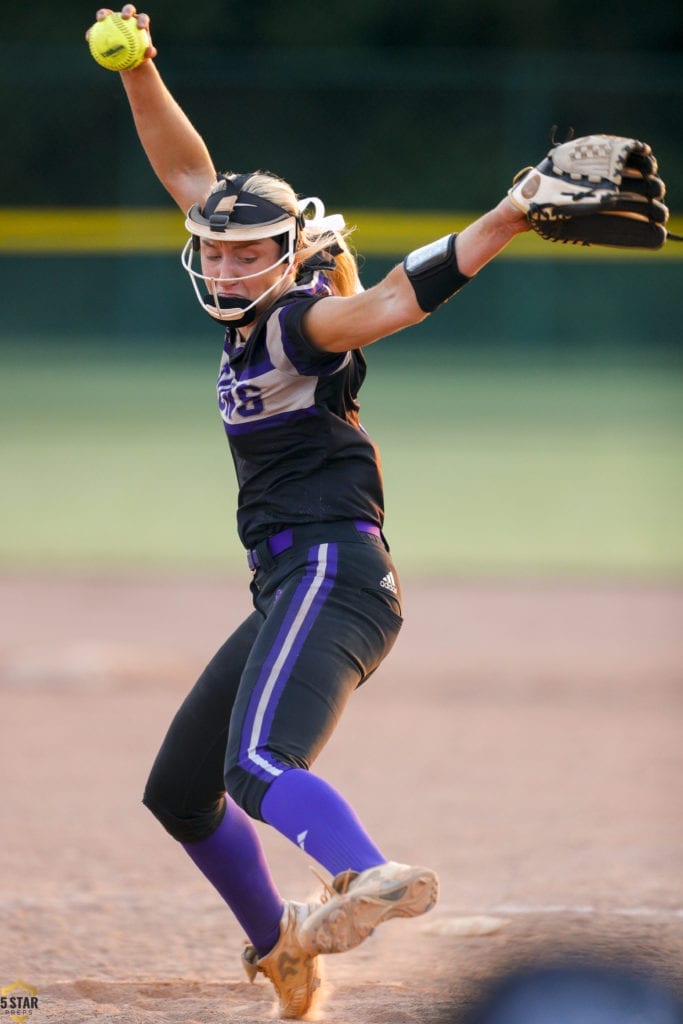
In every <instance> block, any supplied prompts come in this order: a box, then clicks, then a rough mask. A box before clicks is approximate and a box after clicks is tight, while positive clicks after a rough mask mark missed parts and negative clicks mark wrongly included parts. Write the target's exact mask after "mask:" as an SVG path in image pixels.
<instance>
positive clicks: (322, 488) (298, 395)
mask: <svg viewBox="0 0 683 1024" xmlns="http://www.w3.org/2000/svg"><path fill="white" fill-rule="evenodd" d="M329 294H330V289H329V286H328V284H327V282H326V279H325V278H324V277H322V276H321V275H320V274H314V275H313V277H312V278H310V279H309V280H308V281H306V282H305V283H303V284H301V285H299V286H297V287H295V288H293V289H292V290H291V291H289V292H287V293H286V295H283V296H282V297H281V298H280V299H279V300H278V301H277V303H276V304H275V305H274V306H273V307H272V309H270V310H269V311H268V313H267V315H266V316H265V317H264V318H262V319H261V320H259V321H258V322H257V324H256V326H255V327H254V329H253V330H252V332H251V334H250V335H249V337H248V339H247V341H246V342H242V341H241V339H240V337H239V334H238V332H237V330H236V329H235V328H228V330H227V332H226V340H225V346H224V349H223V358H222V360H221V368H220V374H219V377H218V385H217V388H218V406H219V409H220V413H221V417H222V419H223V424H224V427H225V432H226V434H227V437H228V441H229V443H230V449H231V452H232V457H233V460H234V463H235V469H236V472H237V481H238V484H239V499H238V509H237V528H238V531H239V535H240V539H241V540H242V543H243V544H244V545H245V547H247V548H251V547H254V546H255V545H256V544H257V543H258V542H259V541H260V540H263V538H264V537H266V536H268V535H270V534H272V533H275V532H277V531H279V530H282V529H283V527H286V526H295V525H297V524H301V523H319V522H332V521H336V520H341V519H363V520H367V521H370V522H373V523H376V524H377V525H378V526H382V522H383V518H384V502H383V490H382V473H381V466H380V458H379V452H378V450H377V448H376V446H375V445H374V444H373V442H372V441H371V440H370V438H369V437H368V435H367V433H366V432H365V430H364V429H363V427H362V426H361V424H360V422H359V419H358V409H359V407H358V403H357V401H356V398H357V395H358V391H359V389H360V387H361V385H362V383H363V380H364V378H365V369H366V366H365V358H364V356H363V354H362V352H361V351H360V350H353V351H350V352H342V353H336V352H334V353H328V352H322V351H320V350H319V349H317V348H315V347H314V346H313V345H312V344H311V343H310V342H309V341H308V339H307V338H306V336H305V334H304V331H303V328H302V318H303V315H304V313H305V312H306V310H307V309H308V308H309V307H310V306H311V305H313V303H315V302H319V301H320V300H321V299H324V298H325V296H327V295H329Z"/></svg>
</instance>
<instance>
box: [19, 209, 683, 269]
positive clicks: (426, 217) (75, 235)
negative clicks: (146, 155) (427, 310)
mask: <svg viewBox="0 0 683 1024" xmlns="http://www.w3.org/2000/svg"><path fill="white" fill-rule="evenodd" d="M345 215H346V221H347V223H348V224H349V225H353V226H355V227H356V231H354V233H353V236H352V241H353V245H354V246H355V248H356V250H357V251H358V253H360V254H361V255H365V256H384V257H388V258H395V259H398V258H400V257H401V256H403V255H405V253H407V252H410V250H411V249H415V248H416V247H417V246H420V245H425V244H426V243H427V242H431V241H433V240H434V239H436V238H440V237H441V236H442V235H447V234H449V233H450V232H452V231H461V230H462V229H463V228H464V227H465V226H466V225H467V224H469V223H470V222H471V221H472V220H474V218H475V217H476V216H477V214H476V213H463V212H459V213H440V212H434V213H429V212H418V211H415V212H398V211H391V210H385V211H383V210H348V211H346V214H345ZM669 227H670V229H671V231H673V232H675V233H676V234H683V217H676V218H673V219H672V221H671V223H670V225H669ZM186 237H187V235H186V233H185V228H184V226H183V217H182V215H181V214H180V213H179V212H176V211H175V210H167V209H158V208H152V209H146V208H141V209H118V208H106V209H82V208H67V207H65V208H59V209H37V208H23V209H22V208H17V207H5V208H2V207H0V253H2V254H18V255H27V254H30V253H33V254H35V255H52V254H59V253H63V254H71V255H84V254H88V253H92V254H93V255H117V254H123V253H165V252H175V253H179V252H180V249H181V248H182V245H183V242H184V240H185V239H186ZM576 257H580V258H583V259H586V258H588V257H590V258H591V259H593V258H595V259H659V260H662V259H664V260H673V259H683V244H680V245H677V244H676V243H675V242H670V243H669V244H667V245H666V246H664V248H663V249H660V250H658V251H657V252H648V251H646V250H642V249H638V250H624V249H609V248H605V247H599V246H591V248H590V250H589V251H587V250H586V249H585V248H583V247H581V246H575V245H552V244H550V243H548V242H544V241H543V240H542V239H540V238H538V237H537V236H536V235H535V234H533V232H528V233H527V234H524V235H520V236H519V237H518V238H516V239H515V240H514V241H513V242H512V243H511V245H510V246H509V247H508V248H507V249H506V250H505V251H504V252H503V253H502V254H501V258H503V259H545V260H547V259H554V258H558V259H566V258H569V259H571V258H576Z"/></svg>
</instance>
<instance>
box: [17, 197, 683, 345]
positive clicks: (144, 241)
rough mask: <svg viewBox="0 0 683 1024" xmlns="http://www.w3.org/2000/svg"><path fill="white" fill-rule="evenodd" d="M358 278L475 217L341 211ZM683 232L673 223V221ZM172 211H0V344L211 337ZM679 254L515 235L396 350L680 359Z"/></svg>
mask: <svg viewBox="0 0 683 1024" xmlns="http://www.w3.org/2000/svg"><path fill="white" fill-rule="evenodd" d="M345 214H346V217H347V220H348V223H349V224H352V225H355V226H356V232H355V233H354V235H353V241H354V244H355V246H356V248H357V252H358V258H359V263H360V266H361V271H362V279H363V281H364V283H365V285H366V286H369V285H371V284H373V283H374V282H375V281H377V280H379V278H380V277H381V276H382V275H383V274H384V273H385V272H386V271H387V270H388V269H389V268H390V267H391V266H392V264H393V263H395V262H396V261H398V260H399V259H400V258H401V257H402V256H403V255H404V254H405V253H406V252H407V251H410V249H411V248H414V247H416V246H418V245H422V244H424V243H426V242H428V241H430V240H432V239H434V238H437V237H440V236H441V235H443V234H445V233H447V232H449V231H452V230H456V231H457V230H459V229H460V228H462V227H463V226H464V225H465V224H466V223H468V221H470V220H471V219H472V218H474V217H475V216H476V215H477V213H476V211H472V212H462V211H460V212H447V211H436V212H434V211H432V212H429V211H427V212H425V211H413V212H399V211H381V210H379V211H378V210H361V209H352V210H348V211H345ZM672 228H673V229H674V230H678V231H681V230H683V221H679V220H677V219H675V220H673V221H672ZM185 237H186V236H185V233H184V229H183V225H182V218H181V217H180V216H179V215H178V213H177V212H175V211H174V210H172V209H171V210H169V209H164V208H145V209H126V208H121V209H116V208H106V209H102V208H100V209H90V210H84V209H77V208H63V209H39V208H25V209H20V208H11V207H9V208H5V209H0V266H1V267H2V274H1V275H0V305H1V306H2V310H3V316H2V323H1V324H0V344H1V343H2V340H3V338H4V339H9V340H13V339H16V338H18V337H22V336H32V335H35V334H36V333H48V334H53V335H57V336H62V337H64V336H69V337H71V338H72V339H74V340H77V339H79V338H80V339H83V340H84V341H87V340H88V339H89V338H90V337H109V338H111V339H120V340H121V339H123V340H125V339H129V338H141V337H144V339H145V344H146V345H149V346H156V345H159V344H162V343H163V342H164V341H165V340H166V341H167V340H168V339H169V338H172V339H173V340H174V342H175V341H176V340H177V339H181V338H184V337H186V338H188V339H195V338H201V337H207V336H210V335H211V332H212V331H213V332H214V333H215V330H217V328H212V326H211V325H210V324H209V323H208V321H207V320H206V318H205V317H204V316H203V314H202V313H201V311H200V310H199V308H198V306H197V303H196V300H195V298H194V293H193V291H192V288H191V286H190V283H189V280H188V279H187V277H186V274H185V272H184V270H183V269H182V267H181V265H180V250H181V248H182V245H183V242H184V240H185ZM682 282H683V244H681V245H677V244H676V243H674V242H669V243H667V244H666V246H665V247H664V248H663V249H661V250H660V251H658V252H655V253H648V252H642V251H638V252H623V251H616V250H611V249H606V248H598V247H591V248H590V249H586V248H582V247H577V246H563V245H552V244H551V243H548V242H543V241H542V240H541V239H539V238H537V237H536V236H535V235H533V234H531V233H529V234H528V235H524V236H521V237H519V238H517V239H515V241H514V242H513V243H512V244H511V245H510V246H509V247H508V249H507V250H506V251H505V252H504V253H503V254H501V256H500V257H499V258H498V259H497V260H496V261H495V262H494V263H492V264H490V265H489V266H488V267H486V268H485V269H484V270H483V271H482V272H481V274H480V275H479V277H478V278H477V279H476V280H475V281H474V282H473V283H472V284H471V285H470V286H469V287H468V288H466V289H465V290H464V291H463V292H462V293H460V294H459V295H458V296H457V297H456V298H455V299H454V300H452V301H451V302H450V303H448V304H447V305H446V306H444V307H443V308H442V309H441V310H439V311H438V313H437V314H436V315H435V316H432V317H430V318H429V319H428V320H427V321H425V323H424V324H422V325H420V326H419V327H418V328H415V329H413V330H411V332H410V333H409V334H403V335H401V336H400V337H399V338H398V340H397V343H398V344H400V345H403V344H406V345H407V344H408V343H410V344H417V343H420V342H430V341H435V340H437V339H438V341H439V343H443V339H444V337H445V338H448V339H449V341H452V343H453V344H455V345H458V346H462V347H464V348H465V349H471V348H485V349H492V348H493V349H495V348H498V347H501V346H502V347H504V348H507V349H509V350H510V351H511V352H513V353H514V352H520V353H521V352H527V351H535V350H538V349H543V350H547V351H551V352H561V351H563V350H565V349H567V348H570V349H571V350H572V351H573V352H581V351H586V352H595V351H600V350H604V349H610V350H611V349H614V348H628V349H638V348H640V349H642V350H643V352H644V353H651V354H654V353H655V352H658V353H662V352H664V353H668V354H671V353H677V352H679V351H680V350H681V347H682V346H681V342H682V336H683V330H682V329H681V324H683V289H682V288H681V283H682Z"/></svg>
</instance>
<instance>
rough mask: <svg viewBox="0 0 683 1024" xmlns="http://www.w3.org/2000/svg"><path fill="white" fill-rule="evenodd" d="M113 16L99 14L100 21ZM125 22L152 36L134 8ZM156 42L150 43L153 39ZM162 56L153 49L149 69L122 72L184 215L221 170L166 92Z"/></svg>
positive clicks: (141, 129)
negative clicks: (157, 58)
mask: <svg viewBox="0 0 683 1024" xmlns="http://www.w3.org/2000/svg"><path fill="white" fill-rule="evenodd" d="M110 13H111V11H110V9H109V8H106V7H103V8H101V9H100V10H99V11H98V12H97V20H98V21H101V20H102V19H103V18H105V17H106V16H107V15H108V14H110ZM121 16H122V17H123V18H135V20H136V21H137V24H138V26H139V28H143V29H146V31H147V32H148V33H149V31H150V18H149V15H148V14H144V13H138V11H137V10H136V8H135V7H134V5H133V4H126V5H125V6H124V7H123V8H122V9H121ZM150 42H151V37H150ZM156 54H157V50H156V47H155V46H154V44H153V43H152V44H151V45H150V47H149V49H148V51H147V53H146V59H145V61H144V63H142V64H140V65H139V66H138V67H136V68H133V69H132V70H130V71H122V72H121V73H120V74H121V82H122V84H123V87H124V89H125V90H126V95H127V97H128V102H129V104H130V108H131V112H132V114H133V120H134V122H135V127H136V129H137V133H138V136H139V138H140V142H141V143H142V146H143V149H144V150H145V153H146V154H147V158H148V160H149V162H150V164H151V166H152V169H153V170H154V172H155V174H156V176H157V177H158V179H159V181H160V182H161V184H162V185H163V186H164V188H165V189H166V191H167V192H168V193H169V194H170V195H171V197H172V198H173V199H174V200H175V202H176V203H177V204H178V206H179V207H180V209H181V210H182V211H183V213H187V211H188V209H189V208H190V206H192V204H193V203H196V202H197V201H198V200H199V199H201V198H203V197H204V196H205V195H206V193H207V192H208V190H209V189H210V187H211V185H212V184H213V182H214V181H215V179H216V170H215V168H214V165H213V161H212V160H211V156H210V155H209V151H208V150H207V148H206V146H205V144H204V140H203V139H202V137H201V135H200V134H199V132H198V131H197V129H196V128H195V127H194V125H193V124H192V123H191V122H190V120H189V118H188V117H187V116H186V114H185V113H184V111H183V110H182V109H181V107H180V106H179V105H178V103H177V102H176V100H175V99H174V98H173V96H172V95H171V93H170V92H169V91H168V89H167V88H166V85H165V84H164V82H163V80H162V78H161V75H160V74H159V71H158V69H157V67H156V65H155V64H154V63H153V58H154V57H155V56H156Z"/></svg>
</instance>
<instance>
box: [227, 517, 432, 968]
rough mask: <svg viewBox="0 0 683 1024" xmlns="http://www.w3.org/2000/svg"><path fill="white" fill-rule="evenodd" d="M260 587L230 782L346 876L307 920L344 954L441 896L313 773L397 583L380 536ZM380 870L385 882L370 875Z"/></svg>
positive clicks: (377, 652)
mask: <svg viewBox="0 0 683 1024" xmlns="http://www.w3.org/2000/svg"><path fill="white" fill-rule="evenodd" d="M339 531H341V527H339ZM337 532H338V531H337V530H336V529H335V528H328V533H327V535H328V536H331V537H333V538H334V537H335V534H336V533H337ZM387 584H390V586H388V585H387ZM259 585H260V586H261V591H260V594H259V599H257V606H260V607H261V608H262V609H263V610H264V612H265V614H266V620H265V622H264V624H263V626H262V628H261V630H260V633H259V637H258V639H257V641H256V642H255V644H254V647H253V649H252V654H251V655H250V658H249V660H248V662H247V664H246V666H245V671H244V673H243V678H242V684H241V687H240V692H239V694H238V697H237V701H236V704H235V710H234V712H233V720H232V723H231V731H230V738H229V742H228V757H227V761H226V784H227V786H228V789H229V791H230V792H231V794H232V795H233V796H234V797H235V799H236V800H237V801H238V802H239V803H240V805H241V806H243V807H245V809H246V810H247V811H248V813H250V814H252V815H253V816H254V817H259V818H262V819H263V820H265V821H267V822H268V823H269V824H271V825H273V826H274V827H275V828H276V829H277V830H278V831H280V832H281V833H282V834H283V835H285V836H287V837H288V838H289V839H291V840H292V842H294V843H296V844H297V845H298V846H299V847H300V848H301V849H303V850H305V851H306V852H307V853H309V854H310V855H311V856H312V857H313V858H314V859H315V860H317V861H318V862H319V863H321V864H322V865H323V866H324V867H326V868H327V869H328V870H329V871H330V872H331V873H332V874H333V875H335V876H338V877H339V879H340V880H341V879H342V878H345V880H346V882H345V889H344V891H343V892H342V891H340V888H341V881H340V888H337V887H336V885H337V883H336V880H335V887H333V888H332V890H331V894H332V897H333V898H332V899H330V900H329V901H328V905H327V909H326V910H325V912H324V914H323V918H324V920H322V919H319V918H320V913H321V912H318V917H317V918H316V921H317V924H316V926H315V929H314V932H311V929H310V928H309V927H308V925H307V924H304V925H302V934H305V933H306V932H307V931H308V933H309V949H310V950H311V951H313V952H320V951H323V946H324V947H325V949H324V951H325V952H333V951H341V950H342V949H349V948H351V947H352V946H353V945H357V944H358V942H360V941H362V940H363V938H365V937H366V936H367V935H368V934H369V933H370V931H371V930H372V929H373V928H374V927H375V925H376V924H378V923H380V921H383V920H387V919H388V918H389V917H394V916H414V915H415V914H417V913H423V912H424V911H425V910H427V909H429V907H430V906H431V905H432V904H433V903H434V902H435V900H436V890H437V880H436V876H435V875H434V873H433V872H431V871H429V870H428V869H412V868H411V869H406V866H405V865H396V864H394V863H393V862H387V861H386V858H385V857H384V855H383V854H382V852H381V851H380V850H379V848H378V847H377V845H376V844H375V843H374V841H373V840H372V838H371V837H370V836H369V834H368V833H367V831H366V830H365V828H364V827H363V825H362V823H361V822H360V821H359V819H358V817H357V815H356V814H355V812H354V810H353V808H352V807H351V806H350V805H349V804H348V802H347V801H346V800H344V798H343V797H342V796H341V795H340V794H339V793H338V792H337V791H336V790H335V789H334V788H333V787H332V786H330V785H329V784H328V783H327V782H325V781H324V780H323V779H321V778H319V777H318V776H316V775H313V774H312V773H311V772H309V771H308V768H309V766H310V765H311V764H312V763H313V761H314V760H315V757H316V756H317V755H318V753H319V752H320V750H321V749H322V748H323V746H324V744H325V743H326V741H327V739H328V738H329V736H330V735H331V733H332V731H333V730H334V728H335V726H336V724H337V722H338V721H339V718H340V717H341V714H342V712H343V710H344V707H345V705H346V702H347V701H348V699H349V697H350V696H351V694H352V693H353V691H354V690H355V689H356V688H357V687H358V685H359V684H360V683H362V682H363V681H364V680H365V679H367V678H368V676H369V675H370V674H371V673H372V672H373V671H374V670H375V669H376V668H377V666H378V665H379V664H380V662H381V661H382V659H383V658H384V656H385V655H386V654H387V653H388V651H389V650H390V648H391V646H392V645H393V643H394V640H395V639H396V636H397V634H398V631H399V628H400V625H401V618H400V593H399V584H398V578H397V575H396V570H395V568H394V566H393V564H392V562H391V559H390V557H389V555H388V553H387V552H386V550H385V549H384V546H383V544H382V543H381V541H379V540H378V539H376V538H368V537H360V538H354V539H352V540H351V542H349V537H348V536H347V535H346V534H344V535H343V537H342V538H341V539H340V540H339V542H335V541H334V540H330V541H327V542H325V543H321V544H313V545H310V546H309V545H308V544H307V545H306V546H305V548H304V549H303V550H302V549H300V548H299V549H295V550H294V551H292V552H291V553H288V554H287V555H286V556H281V558H278V559H277V564H276V565H275V566H273V567H271V569H270V571H269V572H268V573H266V574H264V575H262V578H261V579H260V581H259ZM379 866H383V870H382V872H381V877H380V876H378V875H377V874H376V873H375V872H373V873H372V874H371V873H370V872H371V869H376V868H378V867H379ZM406 871H407V872H408V873H406ZM348 872H351V873H352V875H349V874H348ZM351 882H353V884H350V883H351ZM361 882H362V885H361ZM371 905H372V911H371V912H367V911H368V908H370V906H371ZM342 909H343V910H344V913H343V914H340V913H339V912H340V911H341V910H342ZM361 910H362V911H363V912H362V913H360V911H361ZM342 918H344V920H345V924H344V927H343V929H342V930H344V934H343V935H342V934H341V931H340V928H341V925H342ZM349 919H352V920H351V925H352V926H350V925H349ZM335 921H337V926H335V927H333V928H332V929H331V931H332V932H333V933H335V932H336V933H337V934H332V937H331V938H330V926H331V925H334V923H335ZM316 943H318V944H319V948H316Z"/></svg>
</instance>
